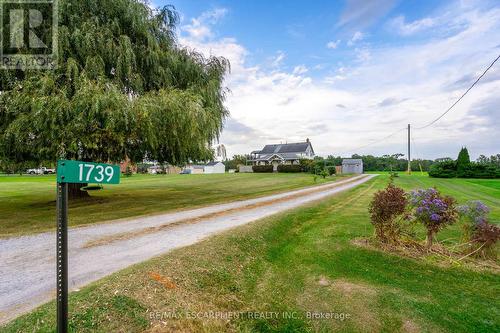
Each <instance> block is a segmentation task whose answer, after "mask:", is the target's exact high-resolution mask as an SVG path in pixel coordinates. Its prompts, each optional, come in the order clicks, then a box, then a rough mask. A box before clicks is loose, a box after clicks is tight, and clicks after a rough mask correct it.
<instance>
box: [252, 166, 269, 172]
mask: <svg viewBox="0 0 500 333" xmlns="http://www.w3.org/2000/svg"><path fill="white" fill-rule="evenodd" d="M252 170H253V172H273V166H272V165H254V166H252Z"/></svg>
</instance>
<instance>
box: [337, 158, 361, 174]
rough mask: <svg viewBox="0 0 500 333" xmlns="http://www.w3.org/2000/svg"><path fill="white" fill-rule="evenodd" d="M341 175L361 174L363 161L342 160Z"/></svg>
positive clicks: (355, 159)
mask: <svg viewBox="0 0 500 333" xmlns="http://www.w3.org/2000/svg"><path fill="white" fill-rule="evenodd" d="M342 173H358V174H361V173H363V160H362V159H358V158H346V159H343V160H342Z"/></svg>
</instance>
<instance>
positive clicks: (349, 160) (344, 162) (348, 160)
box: [342, 158, 363, 165]
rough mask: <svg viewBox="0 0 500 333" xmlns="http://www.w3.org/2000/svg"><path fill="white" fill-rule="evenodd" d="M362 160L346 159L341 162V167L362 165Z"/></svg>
mask: <svg viewBox="0 0 500 333" xmlns="http://www.w3.org/2000/svg"><path fill="white" fill-rule="evenodd" d="M362 163H363V160H362V159H360V158H346V159H343V160H342V165H344V164H362Z"/></svg>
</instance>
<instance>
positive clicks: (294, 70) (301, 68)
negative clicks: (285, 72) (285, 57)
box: [293, 65, 308, 75]
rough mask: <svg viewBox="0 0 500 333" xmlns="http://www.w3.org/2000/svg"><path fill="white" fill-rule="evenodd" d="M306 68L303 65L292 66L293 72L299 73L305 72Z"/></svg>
mask: <svg viewBox="0 0 500 333" xmlns="http://www.w3.org/2000/svg"><path fill="white" fill-rule="evenodd" d="M307 71H308V69H307V67H306V66H305V65H299V66H295V67H294V68H293V74H296V75H301V74H305V73H307Z"/></svg>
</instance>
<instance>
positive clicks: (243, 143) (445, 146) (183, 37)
mask: <svg viewBox="0 0 500 333" xmlns="http://www.w3.org/2000/svg"><path fill="white" fill-rule="evenodd" d="M167 3H168V4H173V5H174V6H175V8H176V9H177V11H178V12H179V14H180V16H181V24H180V28H179V31H178V34H179V42H180V43H181V44H182V45H183V46H185V47H190V48H195V49H197V50H199V51H201V52H203V53H205V54H207V55H218V56H224V57H226V58H228V59H229V60H230V62H231V67H232V70H231V74H230V75H229V76H228V78H227V86H228V87H229V88H230V90H231V93H230V94H229V96H228V99H227V103H226V104H227V107H228V109H229V111H230V112H231V117H230V118H229V119H228V120H227V122H226V126H225V129H224V132H223V134H222V137H221V143H224V144H225V145H226V147H227V150H228V155H233V154H241V153H249V152H250V151H252V150H256V149H260V148H262V146H263V145H264V144H266V143H279V142H296V141H304V140H305V139H306V138H310V140H311V141H312V143H313V146H314V148H315V150H316V153H317V154H320V155H329V154H333V155H342V156H350V155H351V154H353V153H359V154H377V155H382V154H392V153H399V152H401V153H404V152H405V151H406V140H407V139H406V132H405V131H404V130H403V128H405V127H406V126H407V124H408V123H410V124H411V125H412V127H415V128H418V127H423V126H425V125H426V124H428V123H429V122H431V121H432V120H434V119H435V118H437V117H438V116H439V115H440V114H442V113H443V112H444V111H445V110H446V109H447V108H448V107H449V106H450V105H451V104H452V103H453V102H454V101H455V100H456V99H457V98H458V97H459V96H460V95H461V94H462V93H463V92H464V91H465V90H466V89H467V88H468V87H469V86H470V85H471V84H472V83H473V82H474V80H475V79H476V78H477V77H478V76H479V75H480V74H481V73H482V72H483V71H484V70H485V69H486V67H487V66H488V65H489V64H490V63H491V62H492V61H493V60H494V59H495V58H496V57H497V56H498V55H499V54H500V3H499V2H498V1H417V0H412V1H395V0H379V1H368V0H366V1H363V0H346V1H310V2H304V1H291V0H290V1H285V0H275V1H256V0H251V1H250V0H241V1H234V0H233V1H226V0H215V1H211V0H208V1H195V0H191V1H187V0H170V1H168V0H155V1H154V5H157V6H160V5H164V4H167ZM499 119H500V61H498V62H497V63H496V65H495V66H493V67H492V69H491V70H490V71H489V72H488V73H487V74H486V76H485V77H484V78H483V80H482V81H481V82H480V83H479V84H478V85H477V86H476V87H475V88H474V89H473V90H471V92H470V93H469V94H468V95H467V96H466V97H465V98H464V99H463V100H462V101H461V102H460V103H459V104H458V105H457V106H456V107H455V108H454V109H453V110H452V111H451V112H450V113H448V114H447V115H446V116H445V117H443V118H442V119H441V120H440V121H438V122H437V123H436V124H434V125H433V126H430V127H427V128H425V129H421V130H414V131H413V138H412V145H413V157H416V158H437V157H445V156H450V157H455V156H456V155H457V153H458V150H459V149H460V147H461V146H467V147H468V148H469V151H470V153H471V156H472V157H473V158H476V157H477V156H478V155H480V154H485V155H491V154H496V153H500V138H499V136H500V130H499V129H500V126H499V124H500V120H499ZM398 130H400V131H399V132H397V133H396V134H394V135H393V136H391V137H389V138H386V139H384V140H381V139H382V138H385V137H387V136H388V135H390V134H391V133H394V132H395V131H398Z"/></svg>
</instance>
